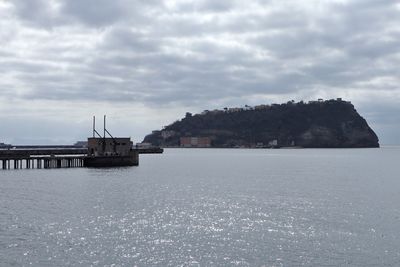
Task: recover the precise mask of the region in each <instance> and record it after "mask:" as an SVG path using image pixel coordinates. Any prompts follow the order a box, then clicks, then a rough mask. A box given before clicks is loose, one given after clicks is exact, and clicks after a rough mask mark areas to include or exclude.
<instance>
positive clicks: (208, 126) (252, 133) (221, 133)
mask: <svg viewBox="0 0 400 267" xmlns="http://www.w3.org/2000/svg"><path fill="white" fill-rule="evenodd" d="M199 140H202V141H201V143H199V142H200V141H199ZM143 142H146V143H152V144H153V145H160V146H164V147H168V146H173V147H175V146H181V145H182V146H191V147H196V146H211V147H305V148H357V147H379V143H378V137H377V136H376V134H375V133H374V131H373V130H372V129H371V128H370V127H369V126H368V124H367V122H366V121H365V119H364V118H362V117H361V116H360V115H359V114H358V113H357V111H356V110H355V108H354V106H353V105H352V104H351V103H350V102H347V101H343V100H341V99H337V100H327V101H322V100H319V101H310V102H308V103H304V102H299V103H295V102H294V101H291V102H288V103H285V104H272V105H259V106H256V107H249V106H246V107H245V108H229V109H228V108H225V109H224V110H213V111H207V110H206V111H204V112H203V113H201V114H196V115H192V114H190V113H187V114H186V116H185V118H183V119H181V120H180V121H176V122H174V123H172V124H171V125H168V126H166V127H164V129H163V130H157V131H153V133H152V134H150V135H147V136H146V137H145V139H144V140H143Z"/></svg>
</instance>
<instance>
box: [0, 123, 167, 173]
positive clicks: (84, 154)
mask: <svg viewBox="0 0 400 267" xmlns="http://www.w3.org/2000/svg"><path fill="white" fill-rule="evenodd" d="M95 127H96V120H95V117H93V137H89V138H88V142H87V143H88V145H87V147H76V146H15V147H8V148H6V149H0V167H1V169H3V170H7V169H23V168H26V169H35V168H36V169H53V168H76V167H97V168H98V167H117V166H138V165H139V154H141V153H162V152H163V150H162V149H158V150H153V151H148V150H146V151H141V149H137V148H136V149H135V148H133V143H132V141H131V139H130V138H129V137H122V138H121V137H113V136H112V135H111V134H110V132H109V131H108V130H107V129H106V117H105V116H104V129H103V136H101V135H100V134H99V133H98V132H97V131H96V128H95ZM106 134H108V136H106Z"/></svg>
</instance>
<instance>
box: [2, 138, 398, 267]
mask: <svg viewBox="0 0 400 267" xmlns="http://www.w3.org/2000/svg"><path fill="white" fill-rule="evenodd" d="M0 266H400V147H395V146H393V147H390V146H387V147H382V148H379V149H165V152H164V154H154V155H141V156H140V165H139V166H137V167H122V168H104V169H91V168H71V169H47V170H37V169H35V170H32V169H30V170H26V169H23V170H0Z"/></svg>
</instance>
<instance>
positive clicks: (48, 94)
mask: <svg viewBox="0 0 400 267" xmlns="http://www.w3.org/2000/svg"><path fill="white" fill-rule="evenodd" d="M399 23H400V9H399V8H398V5H396V3H395V1H389V0H383V1H373V0H367V1H365V0H363V1H361V0H357V1H342V0H341V1H339V0H337V1H333V0H332V1H324V2H321V1H317V0H311V1H307V2H304V1H303V2H299V1H294V0H293V1H277V0H270V1H261V0H260V1H251V2H244V1H211V0H199V1H192V0H164V1H155V0H151V1H149V0H148V1H144V0H143V1H141V0H135V1H128V0H116V1H106V0H82V1H78V0H68V1H67V0H51V1H44V0H31V1H23V0H13V1H11V0H9V1H3V2H0V27H1V30H0V72H1V79H0V90H1V93H2V99H3V100H1V99H0V104H1V103H4V101H7V100H9V99H13V100H20V101H22V102H24V103H26V102H25V101H29V100H34V101H39V102H40V101H42V102H43V103H48V101H51V103H57V101H60V102H62V101H70V102H71V103H81V102H85V103H91V104H93V105H94V106H96V104H97V103H110V104H112V105H111V106H114V109H115V110H118V109H119V107H120V106H125V105H127V104H128V103H129V104H131V105H133V106H134V105H136V106H140V107H141V108H142V109H143V108H145V107H146V108H150V109H154V110H157V109H158V108H162V109H164V108H165V109H171V113H169V115H168V117H169V118H172V117H174V116H175V117H177V118H178V117H180V116H181V114H175V113H173V111H172V110H174V112H175V111H176V110H185V109H187V108H192V109H193V110H191V111H199V110H202V109H209V108H210V107H213V108H217V107H218V106H217V105H224V106H225V105H242V104H244V103H252V102H254V101H255V99H259V100H263V101H267V102H268V101H282V102H285V101H287V100H288V98H290V99H296V100H301V99H304V98H305V100H308V99H314V98H319V97H328V98H329V97H332V98H336V97H346V96H347V97H357V98H358V99H362V101H358V100H357V99H349V100H352V101H353V102H357V101H358V103H360V105H362V107H366V106H368V105H370V106H371V107H375V108H376V109H377V110H378V109H379V112H376V113H374V114H378V115H373V116H372V115H371V120H372V123H375V122H377V121H378V120H379V118H380V117H383V116H385V114H386V115H388V114H390V113H391V112H393V109H389V108H385V107H386V106H388V105H387V102H389V103H392V106H393V105H394V104H395V100H394V99H397V98H398V96H399V95H400V89H399V87H398V84H399V83H398V82H399V78H398V77H400V76H399V74H400V73H399V69H398V66H399V63H400V51H399V49H398V47H400V46H399V45H400V31H399V29H398V25H399ZM388 91H390V94H391V95H392V97H391V96H386V98H379V99H369V98H368V96H370V95H371V94H376V93H377V92H378V94H379V92H388ZM385 95H386V94H385ZM393 96H395V97H393ZM379 103H381V104H379ZM380 105H382V108H381V107H380ZM172 107H173V108H172ZM18 110H20V112H22V108H16V110H14V111H12V109H10V110H3V114H5V113H7V112H17V113H18ZM368 110H369V109H368ZM31 112H33V113H34V111H31ZM59 114H60V116H62V114H61V113H59ZM85 114H86V113H85ZM367 114H373V112H372V111H368V112H367ZM3 116H5V115H3ZM149 119H150V118H149ZM153 119H154V118H153ZM367 119H368V118H367ZM161 123H162V124H166V123H167V122H160V124H161ZM392 123H395V122H392ZM379 127H382V129H383V130H382V131H384V129H385V127H386V126H379ZM390 129H392V128H390ZM149 130H150V129H147V131H149ZM143 131H144V130H143ZM391 138H392V137H391Z"/></svg>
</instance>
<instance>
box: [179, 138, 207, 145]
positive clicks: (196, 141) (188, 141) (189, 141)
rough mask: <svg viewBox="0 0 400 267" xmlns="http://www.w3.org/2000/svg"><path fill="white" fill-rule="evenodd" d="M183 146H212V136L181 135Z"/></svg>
mask: <svg viewBox="0 0 400 267" xmlns="http://www.w3.org/2000/svg"><path fill="white" fill-rule="evenodd" d="M180 146H181V147H211V138H210V137H181V138H180Z"/></svg>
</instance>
